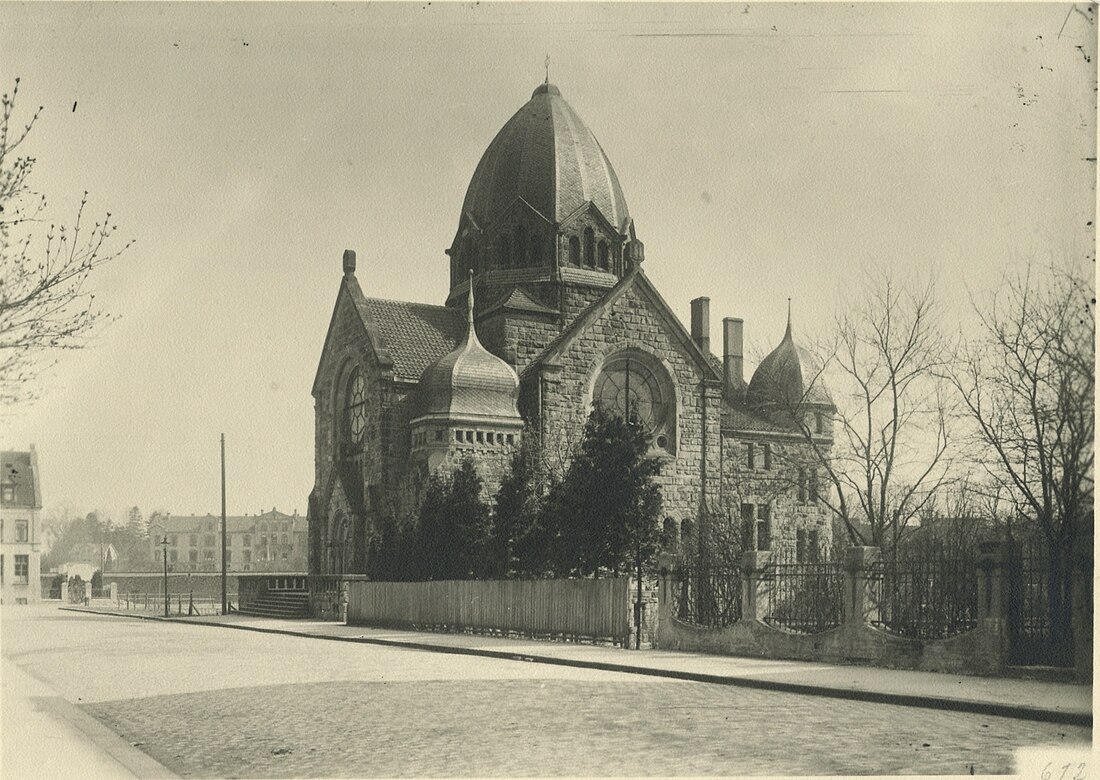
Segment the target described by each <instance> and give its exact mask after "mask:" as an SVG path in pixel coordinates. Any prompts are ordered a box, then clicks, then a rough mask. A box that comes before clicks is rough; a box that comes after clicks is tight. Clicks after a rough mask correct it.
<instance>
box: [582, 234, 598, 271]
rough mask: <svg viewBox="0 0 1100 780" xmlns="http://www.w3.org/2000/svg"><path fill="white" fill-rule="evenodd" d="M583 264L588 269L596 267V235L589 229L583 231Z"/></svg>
mask: <svg viewBox="0 0 1100 780" xmlns="http://www.w3.org/2000/svg"><path fill="white" fill-rule="evenodd" d="M584 264H585V265H587V266H589V267H590V268H595V266H596V234H595V233H593V232H592V228H590V227H586V228H585V229H584Z"/></svg>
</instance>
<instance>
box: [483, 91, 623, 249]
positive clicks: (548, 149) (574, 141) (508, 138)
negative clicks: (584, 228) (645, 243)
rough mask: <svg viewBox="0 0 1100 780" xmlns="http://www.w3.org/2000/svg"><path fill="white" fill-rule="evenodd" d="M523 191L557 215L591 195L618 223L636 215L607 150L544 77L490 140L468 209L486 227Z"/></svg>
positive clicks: (548, 214)
mask: <svg viewBox="0 0 1100 780" xmlns="http://www.w3.org/2000/svg"><path fill="white" fill-rule="evenodd" d="M516 198H523V199H524V200H525V201H527V203H528V204H530V205H531V206H532V207H533V208H535V209H536V210H537V211H538V212H540V213H541V214H542V215H543V216H544V217H546V219H548V220H550V221H551V222H560V221H562V219H563V218H564V217H566V216H568V215H569V214H571V213H573V212H574V211H576V210H577V208H579V207H580V206H581V205H582V204H583V203H584V202H585V201H589V200H590V201H592V202H593V203H594V204H595V206H596V207H597V208H598V209H599V210H600V211H601V212H602V213H603V215H604V217H606V218H607V220H608V221H609V222H610V223H611V224H612V225H614V226H615V227H616V228H618V229H621V228H622V227H623V225H625V224H626V221H627V219H628V218H629V213H628V211H627V208H626V200H625V199H624V198H623V193H622V190H621V189H620V188H619V180H618V178H617V177H616V176H615V171H614V169H612V167H611V163H610V162H609V161H608V159H607V155H606V154H604V152H603V149H602V148H601V147H600V144H599V142H598V141H597V140H596V137H595V136H594V135H592V131H591V130H589V129H588V127H587V126H586V125H585V124H584V122H583V121H582V120H581V118H580V117H579V116H577V113H576V112H575V111H574V110H573V109H572V107H570V105H569V104H568V103H566V102H565V100H564V99H563V98H562V96H561V92H560V91H559V90H558V88H557V87H555V86H554V85H553V84H540V85H539V86H538V88H537V89H535V91H534V93H533V94H532V95H531V99H530V100H529V101H527V103H526V104H525V105H524V106H523V108H521V109H520V110H519V111H517V112H516V113H515V116H513V117H512V118H511V119H509V120H508V122H507V124H505V125H504V127H503V128H501V130H500V132H499V133H497V136H496V138H494V139H493V142H492V143H491V144H489V148H488V149H486V150H485V154H484V155H482V157H481V162H479V163H478V165H477V169H476V170H475V171H474V177H473V179H472V180H471V181H470V187H469V189H468V190H466V200H465V201H463V204H462V210H463V213H467V214H469V215H470V216H471V217H473V219H474V221H475V222H477V224H478V225H479V226H480V227H482V228H484V227H486V226H487V225H489V224H491V223H492V222H493V220H495V219H496V218H497V217H498V216H499V215H500V213H501V212H502V211H504V210H505V209H506V208H508V207H509V206H511V205H512V203H513V202H515V200H516Z"/></svg>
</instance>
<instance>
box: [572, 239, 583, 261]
mask: <svg viewBox="0 0 1100 780" xmlns="http://www.w3.org/2000/svg"><path fill="white" fill-rule="evenodd" d="M580 264H581V240H580V239H579V238H577V237H576V236H570V237H569V265H580Z"/></svg>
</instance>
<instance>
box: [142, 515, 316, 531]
mask: <svg viewBox="0 0 1100 780" xmlns="http://www.w3.org/2000/svg"><path fill="white" fill-rule="evenodd" d="M221 523H222V518H221V515H212V514H205V515H168V516H160V517H158V518H156V519H155V520H153V522H152V524H151V525H152V526H158V527H160V528H162V529H163V533H168V534H198V533H221ZM260 523H265V524H267V523H279V524H280V530H281V525H282V523H290V524H291V525H290V530H291V531H305V530H306V518H305V517H304V516H303V515H286V514H283V513H282V512H275V511H272V512H264V513H263V514H259V515H227V516H226V518H225V528H226V532H227V533H245V532H248V533H251V532H254V531H256V530H258V529H259V527H260ZM208 525H209V526H210V527H211V529H210V530H209V531H208V530H206V528H207V526H208ZM269 530H271V529H269ZM160 533H161V531H156V532H155V535H156V536H158V537H159V535H160Z"/></svg>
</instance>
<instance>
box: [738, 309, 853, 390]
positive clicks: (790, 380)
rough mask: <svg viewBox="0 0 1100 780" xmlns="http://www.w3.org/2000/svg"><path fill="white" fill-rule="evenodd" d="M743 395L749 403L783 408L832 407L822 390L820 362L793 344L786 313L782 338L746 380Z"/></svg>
mask: <svg viewBox="0 0 1100 780" xmlns="http://www.w3.org/2000/svg"><path fill="white" fill-rule="evenodd" d="M807 384H809V387H808V388H807V386H806V385H807ZM746 395H747V400H748V402H749V403H750V404H751V405H753V406H779V407H781V408H783V409H786V410H793V409H795V408H797V407H798V406H802V405H804V404H812V405H817V406H829V407H831V406H833V401H832V399H831V398H830V397H829V393H828V391H827V390H826V389H825V385H824V382H823V379H822V376H821V366H820V364H819V363H818V362H817V361H816V360H815V359H814V358H813V356H812V355H810V353H809V352H807V351H806V350H804V349H802V348H801V347H799V346H797V345H796V344H795V343H794V338H793V337H792V335H791V319H790V315H788V316H787V332H786V333H784V334H783V340H782V341H781V342H779V346H778V347H776V348H775V349H773V350H772V351H771V353H769V354H768V356H767V357H766V358H764V359H763V360H761V361H760V365H759V366H757V368H756V371H755V372H753V375H752V379H751V380H750V381H749V389H748V393H747V394H746Z"/></svg>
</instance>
